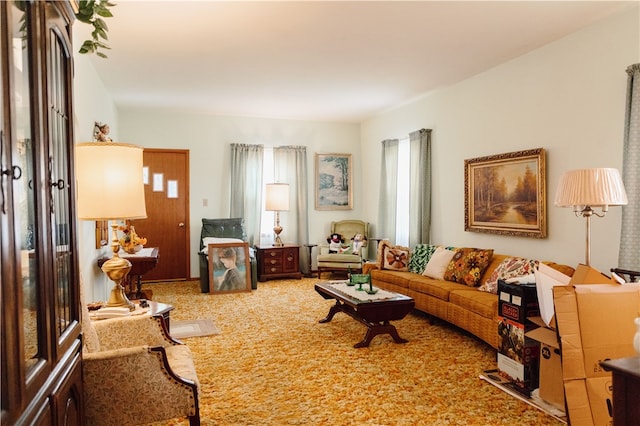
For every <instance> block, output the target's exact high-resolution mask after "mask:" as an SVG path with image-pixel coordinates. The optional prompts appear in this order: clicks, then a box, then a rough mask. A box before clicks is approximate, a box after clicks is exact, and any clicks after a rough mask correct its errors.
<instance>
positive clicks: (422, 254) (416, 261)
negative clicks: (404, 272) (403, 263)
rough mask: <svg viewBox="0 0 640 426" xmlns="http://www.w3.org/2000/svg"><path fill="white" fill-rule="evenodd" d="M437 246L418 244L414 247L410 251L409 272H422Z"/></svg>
mask: <svg viewBox="0 0 640 426" xmlns="http://www.w3.org/2000/svg"><path fill="white" fill-rule="evenodd" d="M437 248H438V246H434V245H431V244H418V245H416V248H415V249H413V251H412V252H411V260H409V272H415V273H416V274H422V273H423V272H424V268H425V267H426V266H427V263H429V259H431V256H432V255H433V253H434V252H435V251H436V249H437Z"/></svg>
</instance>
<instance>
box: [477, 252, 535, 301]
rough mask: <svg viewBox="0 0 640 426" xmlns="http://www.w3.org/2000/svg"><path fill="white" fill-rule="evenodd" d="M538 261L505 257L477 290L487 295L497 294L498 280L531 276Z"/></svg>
mask: <svg viewBox="0 0 640 426" xmlns="http://www.w3.org/2000/svg"><path fill="white" fill-rule="evenodd" d="M537 266H538V261H537V260H533V259H525V258H523V257H511V256H510V257H507V258H506V259H504V260H503V261H502V263H501V264H500V265H498V267H497V268H496V269H495V270H494V271H493V272H492V273H491V276H490V277H489V279H487V280H486V281H485V283H484V284H482V285H481V286H480V287H478V290H480V291H486V292H489V293H493V294H497V293H498V280H503V281H506V280H508V279H510V278H517V277H523V276H525V275H530V274H533V272H534V271H535V269H536V267H537Z"/></svg>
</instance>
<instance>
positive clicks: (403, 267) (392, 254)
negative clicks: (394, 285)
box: [378, 240, 411, 271]
mask: <svg viewBox="0 0 640 426" xmlns="http://www.w3.org/2000/svg"><path fill="white" fill-rule="evenodd" d="M410 257H411V249H409V247H404V246H394V245H391V242H389V241H387V240H384V241H381V242H380V245H379V246H378V263H379V264H380V265H382V269H391V270H394V271H408V270H409V259H410Z"/></svg>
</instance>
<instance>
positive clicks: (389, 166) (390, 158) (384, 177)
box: [375, 139, 399, 242]
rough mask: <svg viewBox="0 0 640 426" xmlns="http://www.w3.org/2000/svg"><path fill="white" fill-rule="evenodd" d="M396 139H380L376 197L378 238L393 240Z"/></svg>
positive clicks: (396, 183) (396, 176)
mask: <svg viewBox="0 0 640 426" xmlns="http://www.w3.org/2000/svg"><path fill="white" fill-rule="evenodd" d="M398 143H399V141H398V139H386V140H383V141H382V164H381V166H380V198H379V199H378V229H377V230H376V231H375V234H376V236H377V237H378V238H388V239H389V240H390V241H392V242H393V241H395V237H396V204H397V202H398V197H397V190H398Z"/></svg>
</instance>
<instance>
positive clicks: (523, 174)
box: [464, 148, 547, 238]
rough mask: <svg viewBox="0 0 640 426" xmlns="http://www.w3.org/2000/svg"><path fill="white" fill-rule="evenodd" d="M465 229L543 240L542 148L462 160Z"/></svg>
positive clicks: (544, 206)
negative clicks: (463, 170)
mask: <svg viewBox="0 0 640 426" xmlns="http://www.w3.org/2000/svg"><path fill="white" fill-rule="evenodd" d="M464 169H465V175H464V207H465V214H464V230H465V231H472V232H486V233H489V234H498V235H509V236H515V237H531V238H546V237H547V206H546V194H547V192H546V155H545V150H544V149H543V148H536V149H530V150H526V151H516V152H508V153H505V154H499V155H490V156H487V157H479V158H471V159H467V160H464Z"/></svg>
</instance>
